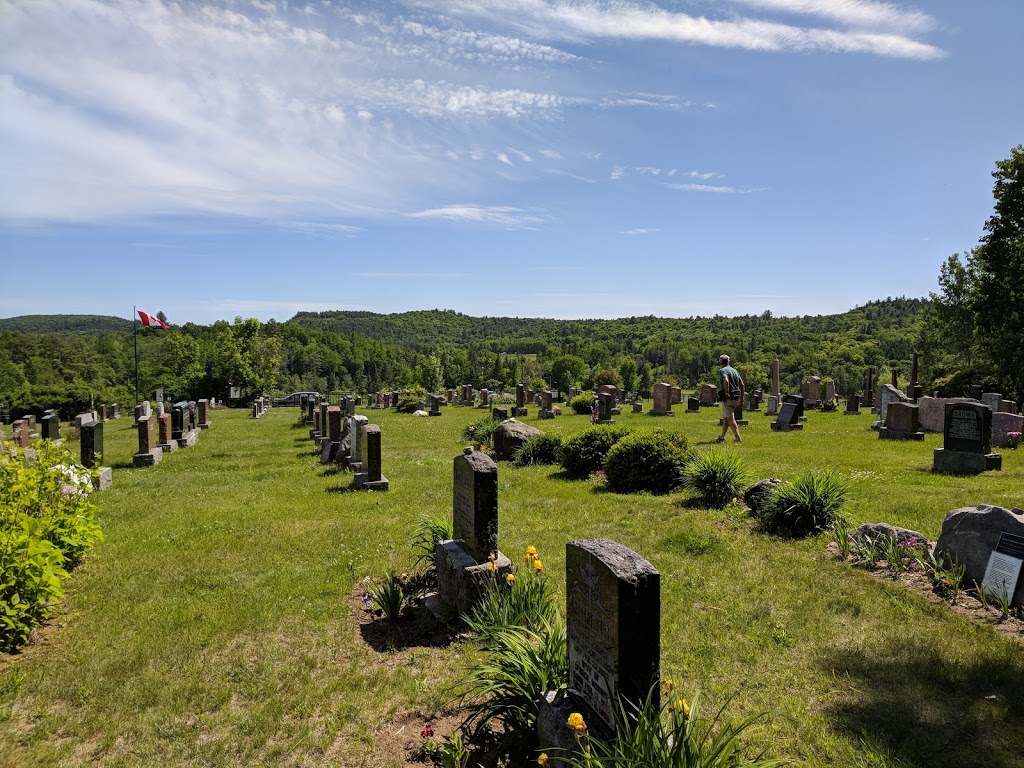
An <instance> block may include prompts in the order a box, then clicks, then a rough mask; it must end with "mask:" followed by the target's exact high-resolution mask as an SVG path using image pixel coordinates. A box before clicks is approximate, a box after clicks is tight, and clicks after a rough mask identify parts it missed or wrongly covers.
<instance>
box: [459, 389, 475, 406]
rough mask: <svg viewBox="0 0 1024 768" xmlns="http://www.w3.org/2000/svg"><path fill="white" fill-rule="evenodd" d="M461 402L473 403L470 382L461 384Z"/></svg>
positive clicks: (464, 403)
mask: <svg viewBox="0 0 1024 768" xmlns="http://www.w3.org/2000/svg"><path fill="white" fill-rule="evenodd" d="M461 403H462V405H472V404H473V387H472V386H471V385H470V384H463V385H462V398H461Z"/></svg>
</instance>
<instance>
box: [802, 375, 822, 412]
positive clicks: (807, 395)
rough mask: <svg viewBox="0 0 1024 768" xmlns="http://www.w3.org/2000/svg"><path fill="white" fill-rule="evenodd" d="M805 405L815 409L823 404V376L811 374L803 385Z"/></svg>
mask: <svg viewBox="0 0 1024 768" xmlns="http://www.w3.org/2000/svg"><path fill="white" fill-rule="evenodd" d="M801 390H802V391H801V393H800V394H802V395H803V397H804V407H805V408H809V409H811V410H814V409H816V408H818V407H819V406H820V405H821V376H811V377H810V378H809V379H808V380H807V381H805V382H804V383H803V385H802V386H801Z"/></svg>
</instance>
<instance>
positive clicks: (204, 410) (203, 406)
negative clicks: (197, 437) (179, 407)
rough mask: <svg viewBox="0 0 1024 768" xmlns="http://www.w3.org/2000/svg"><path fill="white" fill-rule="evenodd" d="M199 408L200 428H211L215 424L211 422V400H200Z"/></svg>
mask: <svg viewBox="0 0 1024 768" xmlns="http://www.w3.org/2000/svg"><path fill="white" fill-rule="evenodd" d="M198 408H199V428H200V429H209V428H210V427H212V426H213V425H212V424H211V423H210V401H209V400H200V401H199V403H198Z"/></svg>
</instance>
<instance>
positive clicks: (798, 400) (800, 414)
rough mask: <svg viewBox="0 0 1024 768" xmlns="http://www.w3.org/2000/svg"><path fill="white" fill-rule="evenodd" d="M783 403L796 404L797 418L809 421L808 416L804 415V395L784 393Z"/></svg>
mask: <svg viewBox="0 0 1024 768" xmlns="http://www.w3.org/2000/svg"><path fill="white" fill-rule="evenodd" d="M782 402H783V403H792V404H793V405H795V406H796V420H797V421H807V417H806V416H804V398H803V395H783V396H782Z"/></svg>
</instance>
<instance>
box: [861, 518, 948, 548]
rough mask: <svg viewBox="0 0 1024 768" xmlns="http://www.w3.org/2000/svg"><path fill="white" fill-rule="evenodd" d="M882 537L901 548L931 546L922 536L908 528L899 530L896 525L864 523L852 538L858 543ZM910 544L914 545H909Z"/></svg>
mask: <svg viewBox="0 0 1024 768" xmlns="http://www.w3.org/2000/svg"><path fill="white" fill-rule="evenodd" d="M882 536H887V537H888V538H890V539H895V540H896V543H897V544H899V545H901V546H908V547H909V546H914V544H918V545H923V546H925V547H930V546H931V542H929V541H928V539H927V538H926V537H925V536H924V534H921V533H918V532H917V531H912V530H910V529H909V528H900V527H899V526H898V525H889V523H864V525H858V526H857V530H855V531H854V532H853V538H855V539H857V540H858V541H863V540H864V539H871V540H872V541H878V539H880V538H881V537H882ZM915 539H916V541H915ZM911 542H914V543H913V544H911Z"/></svg>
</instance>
